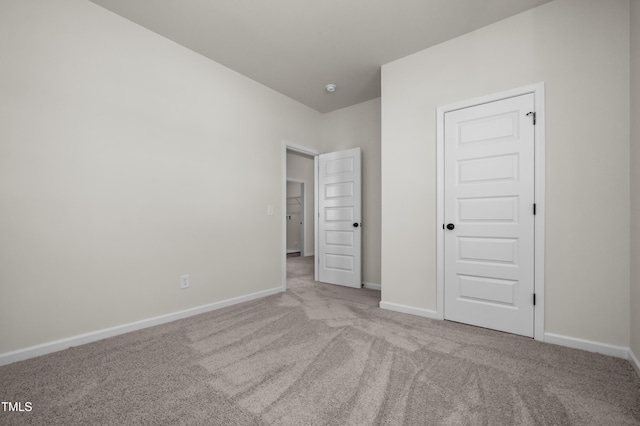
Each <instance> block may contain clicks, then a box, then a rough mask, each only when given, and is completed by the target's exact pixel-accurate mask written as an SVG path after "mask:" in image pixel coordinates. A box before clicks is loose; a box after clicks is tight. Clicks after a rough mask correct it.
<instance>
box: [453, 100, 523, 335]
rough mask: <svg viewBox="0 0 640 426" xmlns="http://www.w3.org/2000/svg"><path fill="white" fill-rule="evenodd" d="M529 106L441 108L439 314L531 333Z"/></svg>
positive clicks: (496, 104) (507, 103) (519, 102)
mask: <svg viewBox="0 0 640 426" xmlns="http://www.w3.org/2000/svg"><path fill="white" fill-rule="evenodd" d="M534 107H535V105H534V95H533V94H527V95H521V96H517V97H513V98H509V99H504V100H500V101H496V102H490V103H486V104H482V105H477V106H473V107H469V108H464V109H460V110H456V111H450V112H447V113H446V114H445V124H444V175H445V176H444V179H445V183H444V186H445V187H444V190H445V196H444V199H445V201H444V203H445V205H444V220H445V224H444V225H446V228H445V230H444V262H445V263H444V264H445V268H444V299H445V300H444V317H445V319H449V320H453V321H459V322H464V323H468V324H472V325H477V326H481V327H487V328H492V329H495V330H501V331H506V332H509V333H514V334H521V335H524V336H530V337H533V333H534V305H533V297H534V296H533V294H534V211H533V208H534V202H535V201H534V195H535V194H534V183H535V174H534V172H535V169H534V166H535V164H534V160H535V158H534V153H535V146H534V142H535V141H534V124H533V115H532V114H530V115H527V114H528V113H529V112H531V111H534ZM449 228H452V229H449Z"/></svg>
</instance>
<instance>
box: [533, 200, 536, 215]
mask: <svg viewBox="0 0 640 426" xmlns="http://www.w3.org/2000/svg"><path fill="white" fill-rule="evenodd" d="M533 214H534V215H535V214H536V203H533Z"/></svg>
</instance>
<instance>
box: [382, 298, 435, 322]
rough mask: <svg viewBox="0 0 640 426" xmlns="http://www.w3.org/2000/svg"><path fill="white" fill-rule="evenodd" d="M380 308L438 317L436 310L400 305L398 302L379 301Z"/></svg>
mask: <svg viewBox="0 0 640 426" xmlns="http://www.w3.org/2000/svg"><path fill="white" fill-rule="evenodd" d="M380 309H386V310H389V311H395V312H402V313H403V314H411V315H417V316H419V317H425V318H431V319H440V318H439V317H438V313H437V312H436V311H432V310H431V309H423V308H416V307H413V306H407V305H400V304H398V303H391V302H380Z"/></svg>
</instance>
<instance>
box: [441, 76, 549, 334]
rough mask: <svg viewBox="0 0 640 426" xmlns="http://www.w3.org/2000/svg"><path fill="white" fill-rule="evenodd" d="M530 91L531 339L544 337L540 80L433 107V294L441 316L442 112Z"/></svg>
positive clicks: (442, 254) (542, 148)
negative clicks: (532, 122)
mask: <svg viewBox="0 0 640 426" xmlns="http://www.w3.org/2000/svg"><path fill="white" fill-rule="evenodd" d="M529 93H533V95H534V99H535V101H534V102H535V113H536V115H535V120H536V125H535V128H534V132H535V154H534V156H535V202H536V216H535V233H534V245H535V247H534V262H535V269H534V291H535V294H536V305H535V306H534V316H535V321H534V336H533V337H534V339H535V340H540V341H544V229H545V192H544V191H545V180H544V177H545V176H544V175H545V154H544V145H545V141H544V135H545V130H544V125H545V119H544V118H545V116H544V83H543V82H540V83H535V84H532V85H528V86H523V87H519V88H516V89H512V90H507V91H505V92H500V93H494V94H491V95H487V96H483V97H479V98H475V99H470V100H466V101H462V102H457V103H454V104H450V105H445V106H441V107H438V109H437V121H436V127H437V143H436V155H437V163H436V170H437V173H436V186H437V199H436V203H437V204H436V205H437V213H436V247H437V249H436V253H437V254H436V262H437V263H436V265H437V267H436V294H437V308H436V309H437V312H436V315H437V318H438V319H444V230H443V229H442V225H443V224H444V116H445V113H447V112H450V111H455V110H458V109H463V108H468V107H472V106H476V105H480V104H485V103H489V102H495V101H499V100H502V99H507V98H512V97H515V96H520V95H525V94H529Z"/></svg>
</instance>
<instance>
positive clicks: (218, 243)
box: [0, 0, 321, 354]
mask: <svg viewBox="0 0 640 426" xmlns="http://www.w3.org/2000/svg"><path fill="white" fill-rule="evenodd" d="M0 40H2V41H0V57H1V58H2V66H1V67H0V93H2V96H0V153H1V154H0V199H1V200H2V208H1V209H0V262H1V263H0V283H1V285H2V295H1V297H0V336H2V338H1V339H0V354H2V353H6V352H10V351H14V350H18V349H22V348H26V347H29V346H33V345H37V344H42V343H46V342H51V341H54V340H57V339H63V338H66V337H70V336H76V335H79V334H82V333H88V332H92V331H96V330H100V329H105V328H109V327H114V326H118V325H121V324H127V323H131V322H134V321H138V320H143V319H147V318H151V317H155V316H159V315H164V314H167V313H172V312H177V311H180V310H184V309H188V308H191V307H196V306H201V305H205V304H209V303H213V302H217V301H221V300H226V299H229V298H232V297H237V296H242V295H248V294H253V293H256V292H260V291H265V290H270V289H277V288H281V283H282V268H281V253H282V252H281V242H280V241H281V218H282V214H283V212H282V211H281V206H282V186H281V182H282V181H281V170H282V164H281V161H282V151H281V147H282V140H285V139H287V140H296V141H300V142H301V143H302V144H307V145H311V146H313V145H316V146H317V145H318V143H319V138H318V136H317V129H318V126H319V122H320V119H321V114H320V113H318V112H316V111H313V110H311V109H310V108H308V107H306V106H303V105H301V104H299V103H297V102H295V101H293V100H291V99H289V98H287V97H285V96H283V95H281V94H279V93H277V92H275V91H273V90H271V89H268V88H266V87H264V86H262V85H260V84H258V83H256V82H254V81H252V80H250V79H248V78H246V77H244V76H242V75H240V74H238V73H235V72H233V71H231V70H229V69H228V68H226V67H223V66H221V65H219V64H217V63H215V62H212V61H211V60H208V59H206V58H204V57H202V56H200V55H198V54H196V53H194V52H192V51H190V50H187V49H185V48H183V47H181V46H179V45H177V44H176V43H173V42H171V41H169V40H167V39H165V38H163V37H161V36H158V35H156V34H154V33H152V32H150V31H148V30H146V29H144V28H142V27H140V26H138V25H135V24H133V23H132V22H130V21H128V20H126V19H124V18H121V17H119V16H117V15H114V14H113V13H111V12H108V11H106V10H104V9H103V8H101V7H99V6H96V5H95V4H93V3H90V2H88V1H80V0H59V1H55V2H51V1H47V0H3V1H2V2H0ZM238 194H241V196H238ZM268 205H273V206H274V215H273V216H268V215H267V206H268ZM240 254H241V255H240ZM247 259H251V267H247V265H246V261H247ZM185 273H188V274H190V275H191V287H190V288H189V289H187V290H181V289H180V288H179V276H180V275H181V274H185Z"/></svg>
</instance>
